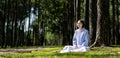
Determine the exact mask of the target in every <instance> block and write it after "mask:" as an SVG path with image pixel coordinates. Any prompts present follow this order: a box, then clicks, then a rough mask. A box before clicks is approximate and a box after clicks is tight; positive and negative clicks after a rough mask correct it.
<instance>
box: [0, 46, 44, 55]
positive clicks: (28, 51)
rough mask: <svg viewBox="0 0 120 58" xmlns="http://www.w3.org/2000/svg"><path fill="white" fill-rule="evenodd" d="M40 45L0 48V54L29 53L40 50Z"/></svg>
mask: <svg viewBox="0 0 120 58" xmlns="http://www.w3.org/2000/svg"><path fill="white" fill-rule="evenodd" d="M41 49H42V48H41V47H38V48H23V49H22V48H20V49H0V55H1V54H16V53H30V52H31V51H33V50H41Z"/></svg>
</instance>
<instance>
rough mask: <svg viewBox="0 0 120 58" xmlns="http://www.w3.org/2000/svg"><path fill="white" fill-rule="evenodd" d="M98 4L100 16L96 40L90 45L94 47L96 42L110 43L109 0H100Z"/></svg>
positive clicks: (101, 44) (106, 44)
mask: <svg viewBox="0 0 120 58" xmlns="http://www.w3.org/2000/svg"><path fill="white" fill-rule="evenodd" d="M97 6H98V7H97V10H98V18H97V32H96V40H95V42H94V44H93V45H91V46H90V47H93V46H94V45H95V44H96V42H97V45H99V46H104V45H105V46H108V45H109V24H108V23H109V19H110V18H109V0H98V1H97Z"/></svg>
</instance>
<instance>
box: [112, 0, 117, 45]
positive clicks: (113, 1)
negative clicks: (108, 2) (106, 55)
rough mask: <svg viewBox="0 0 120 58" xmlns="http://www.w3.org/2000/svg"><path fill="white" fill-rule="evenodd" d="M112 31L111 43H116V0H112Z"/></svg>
mask: <svg viewBox="0 0 120 58" xmlns="http://www.w3.org/2000/svg"><path fill="white" fill-rule="evenodd" d="M111 22H112V32H111V35H112V37H111V44H115V43H116V40H115V0H112V20H111Z"/></svg>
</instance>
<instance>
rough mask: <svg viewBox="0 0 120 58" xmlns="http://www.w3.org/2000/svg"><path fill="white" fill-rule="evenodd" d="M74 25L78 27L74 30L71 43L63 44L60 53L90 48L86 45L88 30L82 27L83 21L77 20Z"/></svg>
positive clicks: (83, 50)
mask: <svg viewBox="0 0 120 58" xmlns="http://www.w3.org/2000/svg"><path fill="white" fill-rule="evenodd" d="M76 25H77V27H78V29H77V30H75V33H74V36H73V45H72V46H70V45H69V46H65V47H64V48H63V50H61V51H60V53H66V52H85V51H87V50H90V48H89V47H88V40H89V35H88V30H86V29H85V28H84V21H82V20H78V21H77V24H76Z"/></svg>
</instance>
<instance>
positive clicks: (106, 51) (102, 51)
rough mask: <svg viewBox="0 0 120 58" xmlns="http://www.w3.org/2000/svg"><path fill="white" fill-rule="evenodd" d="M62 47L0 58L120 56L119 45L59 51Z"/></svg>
mask: <svg viewBox="0 0 120 58" xmlns="http://www.w3.org/2000/svg"><path fill="white" fill-rule="evenodd" d="M62 48H63V47H49V48H42V49H39V50H33V51H31V52H23V53H12V54H10V53H8V54H1V55H0V58H120V47H95V48H92V49H91V50H90V51H87V52H69V53H63V54H61V53H59V51H60V50H61V49H62Z"/></svg>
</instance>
